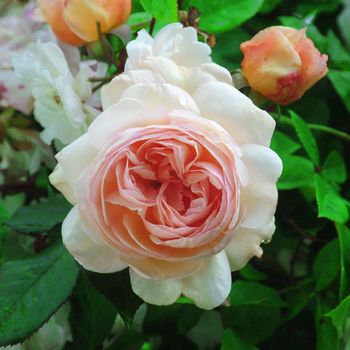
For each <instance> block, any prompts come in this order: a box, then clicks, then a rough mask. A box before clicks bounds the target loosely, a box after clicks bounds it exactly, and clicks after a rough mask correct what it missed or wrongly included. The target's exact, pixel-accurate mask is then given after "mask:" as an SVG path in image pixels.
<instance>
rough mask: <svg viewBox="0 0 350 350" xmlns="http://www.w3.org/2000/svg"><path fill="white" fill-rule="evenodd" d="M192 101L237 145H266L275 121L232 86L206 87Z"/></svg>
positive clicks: (211, 84) (195, 94)
mask: <svg viewBox="0 0 350 350" xmlns="http://www.w3.org/2000/svg"><path fill="white" fill-rule="evenodd" d="M193 98H194V100H195V102H196V103H197V105H198V107H199V109H200V111H201V114H202V115H203V116H204V117H206V118H208V119H211V120H214V121H216V122H217V123H219V124H220V125H221V126H222V127H223V128H224V129H226V131H227V132H228V133H229V134H230V135H231V136H232V137H233V138H234V140H235V141H236V142H237V143H239V144H244V143H256V144H261V145H264V146H268V145H269V144H270V141H271V136H272V133H273V130H274V128H275V124H276V123H275V121H274V120H273V118H272V117H271V116H270V115H269V114H268V113H267V112H265V111H263V110H261V109H260V108H258V107H257V106H255V105H254V104H253V102H252V101H251V100H250V99H249V98H248V97H246V96H245V95H243V94H242V93H241V92H239V91H238V90H237V89H236V88H234V87H233V86H230V85H228V84H224V83H221V82H211V83H207V84H204V85H203V86H201V87H200V88H199V89H198V90H197V91H196V92H195V93H194V95H193Z"/></svg>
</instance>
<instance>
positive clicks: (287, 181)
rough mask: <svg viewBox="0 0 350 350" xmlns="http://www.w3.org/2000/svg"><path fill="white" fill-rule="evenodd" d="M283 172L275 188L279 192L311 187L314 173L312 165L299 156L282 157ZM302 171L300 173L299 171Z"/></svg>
mask: <svg viewBox="0 0 350 350" xmlns="http://www.w3.org/2000/svg"><path fill="white" fill-rule="evenodd" d="M282 161H283V172H282V175H281V177H280V178H279V180H278V183H277V186H278V189H280V190H292V189H296V188H299V187H303V186H313V185H314V184H313V181H314V180H313V175H314V173H315V170H314V166H313V164H312V163H311V162H310V161H309V160H308V159H306V158H304V157H300V156H294V155H291V156H286V157H282ZM300 169H302V171H300Z"/></svg>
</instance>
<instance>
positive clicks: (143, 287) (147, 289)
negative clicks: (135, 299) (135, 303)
mask: <svg viewBox="0 0 350 350" xmlns="http://www.w3.org/2000/svg"><path fill="white" fill-rule="evenodd" d="M129 272H130V281H131V287H132V290H133V291H134V293H135V294H137V295H138V296H139V297H140V298H141V299H143V300H144V301H145V302H147V303H150V304H154V305H170V304H173V303H174V302H175V301H176V299H177V298H178V297H179V296H180V294H181V290H182V282H181V279H174V278H172V279H166V280H162V281H155V280H151V279H148V278H144V277H141V276H140V275H138V274H137V273H136V272H134V271H133V269H131V268H130V269H129Z"/></svg>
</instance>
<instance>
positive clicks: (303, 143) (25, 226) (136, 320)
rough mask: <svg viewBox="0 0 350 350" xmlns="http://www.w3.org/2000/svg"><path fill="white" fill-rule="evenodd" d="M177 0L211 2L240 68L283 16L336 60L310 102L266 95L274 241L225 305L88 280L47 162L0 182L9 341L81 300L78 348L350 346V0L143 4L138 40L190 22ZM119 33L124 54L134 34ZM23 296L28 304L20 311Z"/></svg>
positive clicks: (218, 32)
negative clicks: (245, 50)
mask: <svg viewBox="0 0 350 350" xmlns="http://www.w3.org/2000/svg"><path fill="white" fill-rule="evenodd" d="M178 6H180V8H179V9H180V10H183V11H188V10H189V9H190V8H191V7H194V8H196V9H197V10H198V11H199V13H200V21H199V29H200V31H201V32H202V34H203V38H206V35H207V34H215V42H216V44H215V45H213V47H212V51H213V60H214V61H215V62H216V63H218V64H221V65H223V66H225V67H226V68H228V69H229V70H231V71H232V72H235V71H237V69H239V68H240V62H241V60H242V54H241V52H240V48H239V47H240V44H241V42H243V41H245V40H248V39H249V38H251V37H252V36H253V35H254V34H256V33H257V32H258V31H259V30H261V29H264V28H266V27H269V26H274V25H285V26H290V27H294V28H304V27H306V28H307V35H308V36H309V37H310V38H311V39H312V40H313V41H314V42H315V45H316V47H317V48H318V49H319V50H320V51H321V53H325V54H327V55H328V56H329V61H328V63H329V70H330V71H329V74H328V76H327V77H326V78H324V79H323V80H321V81H320V82H319V83H318V84H317V85H316V86H315V87H314V88H312V89H311V90H309V91H308V92H307V93H306V94H305V96H304V97H303V98H302V99H301V100H299V101H297V102H295V103H293V104H292V105H289V106H287V107H283V108H278V107H277V106H275V105H273V104H269V103H262V104H261V107H262V108H265V109H267V110H268V111H269V112H270V113H271V114H272V115H273V116H274V117H275V119H276V123H277V124H276V132H275V134H274V137H273V140H272V148H273V149H274V150H275V151H276V152H277V153H278V154H279V155H280V157H281V158H282V160H283V163H284V170H283V174H282V176H281V178H280V180H279V183H278V188H279V190H280V191H279V204H278V208H277V214H276V227H277V229H276V233H275V235H274V237H273V239H272V241H271V243H270V244H268V245H265V246H264V247H263V248H264V252H265V253H264V255H263V257H262V258H261V259H256V258H254V259H252V261H251V262H250V263H249V264H248V265H247V266H246V267H245V268H244V269H243V270H241V271H239V272H236V273H234V274H233V286H232V291H231V294H230V297H229V300H227V303H226V304H225V305H223V306H221V307H219V308H217V309H215V310H212V311H203V310H200V309H198V308H196V307H195V306H194V305H193V304H192V303H191V301H190V300H188V299H186V298H181V299H179V300H178V302H177V303H176V304H174V305H172V306H167V307H158V306H152V305H145V304H143V303H142V302H141V300H140V299H138V298H137V297H136V296H135V295H134V294H133V293H132V292H131V290H130V285H129V280H128V275H127V273H126V274H125V273H124V272H122V273H118V274H114V275H112V276H111V275H98V274H94V273H88V272H87V271H80V276H79V277H78V266H77V264H76V263H75V262H74V261H73V259H72V258H71V257H70V256H68V255H67V254H66V252H65V251H64V249H63V247H62V244H61V243H60V224H61V222H62V220H63V218H64V217H65V215H66V213H67V211H68V210H69V205H67V203H66V202H65V201H64V200H63V199H62V197H60V196H57V195H55V194H54V192H53V190H52V188H51V187H50V185H49V183H48V180H47V175H48V173H49V170H48V168H47V167H46V166H45V165H42V167H41V168H40V170H39V172H38V173H36V174H33V175H31V176H27V177H26V179H25V181H24V182H20V183H18V184H15V186H13V185H12V186H9V185H8V184H6V183H5V184H3V185H1V186H0V187H1V192H2V196H1V200H0V223H1V227H0V264H1V268H0V280H1V283H0V296H1V298H0V340H1V342H0V345H6V344H7V343H9V342H11V343H15V342H18V341H21V340H23V339H25V338H26V337H28V336H29V335H30V334H32V333H33V332H34V331H36V330H37V329H38V328H39V327H40V326H41V325H42V324H43V322H45V321H46V320H47V319H48V318H49V317H50V316H51V314H52V313H53V312H54V311H55V310H57V308H58V307H59V306H60V305H61V304H63V303H64V302H66V300H67V299H68V298H69V300H70V302H71V313H70V322H71V328H72V333H73V339H74V341H73V342H70V343H68V345H67V346H66V348H67V349H80V350H81V349H84V350H85V349H91V350H93V349H102V343H103V344H104V348H106V349H109V350H114V349H115V350H116V349H142V350H151V349H152V350H153V349H168V350H170V349H199V350H204V349H208V350H209V349H222V350H231V349H234V350H253V349H271V350H274V349H276V350H277V349H278V350H279V349H284V350H289V349H293V350H294V349H308V350H309V349H318V350H337V349H350V230H349V226H348V222H349V208H350V202H349V199H350V187H349V180H348V176H347V170H349V169H348V168H349V167H348V165H349V164H350V162H349V159H350V152H349V150H350V139H349V136H347V135H348V134H349V132H350V50H349V49H350V31H349V23H350V1H348V0H344V1H341V0H265V1H264V0H211V1H207V0H184V1H179V2H177V1H175V0H134V1H133V13H132V15H131V17H130V18H129V22H128V23H129V24H130V26H131V28H132V31H133V35H135V33H136V31H137V30H139V29H141V28H146V29H148V28H149V26H150V23H151V22H152V23H153V24H155V27H154V32H156V31H157V30H158V29H159V28H161V27H162V26H164V25H165V24H167V23H170V22H174V21H178V20H179V18H178ZM152 17H154V18H155V22H154V21H151V20H152ZM193 23H194V24H197V22H196V20H194V22H193ZM153 24H152V25H153ZM108 40H109V43H110V44H111V46H112V48H113V49H114V54H115V55H116V57H117V58H118V57H119V55H120V53H121V51H122V50H123V43H121V41H120V40H118V39H117V38H115V37H114V38H113V36H111V37H109V38H108ZM203 40H204V39H203ZM213 40H214V39H213V37H211V43H212V44H213V43H214V42H213ZM115 71H116V67H113V66H110V70H109V73H110V74H113V73H114V72H115ZM242 91H243V92H244V93H246V94H248V95H250V96H251V97H252V98H254V99H256V100H257V101H258V100H259V99H258V96H257V95H256V94H255V93H254V92H251V91H249V89H248V88H244V89H243V90H242ZM213 103H215V101H213ZM0 126H1V125H0ZM325 127H326V128H325ZM327 127H331V128H335V129H338V130H340V131H341V132H338V133H336V134H332V131H331V130H333V129H327ZM342 132H343V133H342ZM346 133H347V135H346ZM0 134H1V128H0ZM46 247H49V249H44V251H43V252H42V253H40V254H39V255H37V254H36V253H37V252H40V251H42V250H43V248H46ZM22 258H25V259H24V260H18V259H22ZM13 260H16V261H13ZM23 276H25V277H23ZM24 279H25V281H24ZM8 284H11V286H12V287H13V286H16V288H14V289H12V290H16V292H15V293H14V294H13V295H6V293H8V291H9V289H8V288H7V287H6V285H8ZM50 287H51V289H50ZM29 292H30V293H29ZM16 293H17V294H16ZM28 293H29V294H28ZM34 294H35V295H36V298H38V300H41V302H40V303H36V302H33V295H34ZM16 298H23V303H24V304H25V305H27V307H26V308H25V309H23V308H20V307H16V308H13V309H12V310H11V312H10V313H9V312H8V310H6V307H7V305H9V304H11V303H13V300H14V299H16ZM26 303H27V304H26ZM11 305H12V304H11ZM2 320H4V321H3V322H1V321H2ZM29 320H30V321H29ZM115 320H116V321H115ZM112 327H113V329H112ZM111 329H112V332H111Z"/></svg>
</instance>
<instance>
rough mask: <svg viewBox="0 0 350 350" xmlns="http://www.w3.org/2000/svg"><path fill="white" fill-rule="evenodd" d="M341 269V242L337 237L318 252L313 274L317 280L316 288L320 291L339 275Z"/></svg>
mask: <svg viewBox="0 0 350 350" xmlns="http://www.w3.org/2000/svg"><path fill="white" fill-rule="evenodd" d="M338 271H339V243H338V240H337V239H335V240H333V241H331V242H329V243H328V244H326V245H325V246H324V247H323V248H322V249H321V250H320V251H319V253H318V254H317V256H316V259H315V262H314V265H313V274H314V277H315V281H316V290H317V291H318V292H319V291H321V290H323V289H325V288H326V287H328V286H329V284H330V283H331V282H332V281H333V280H334V279H335V278H336V277H337V274H338Z"/></svg>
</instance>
